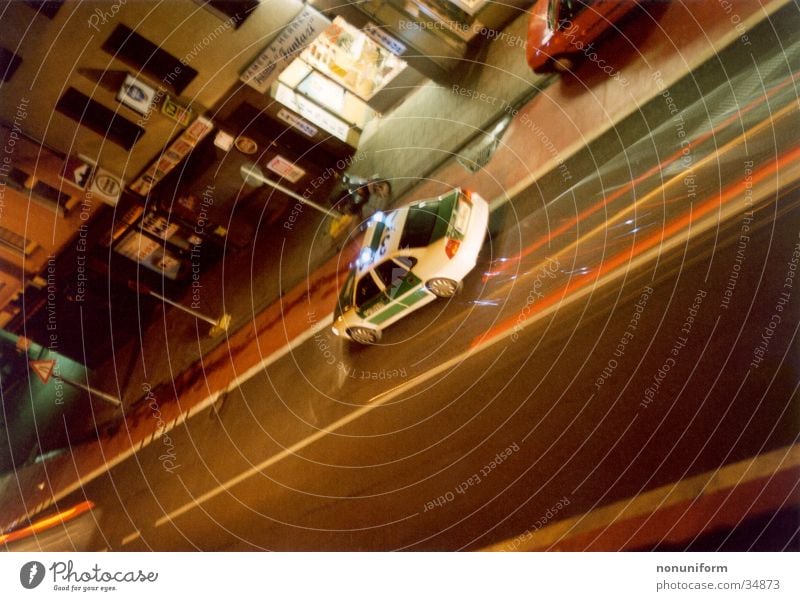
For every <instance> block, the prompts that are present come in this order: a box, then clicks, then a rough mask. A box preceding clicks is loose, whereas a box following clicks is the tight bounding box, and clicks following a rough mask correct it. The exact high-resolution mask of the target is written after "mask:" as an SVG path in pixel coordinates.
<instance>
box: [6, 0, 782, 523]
mask: <svg viewBox="0 0 800 601" xmlns="http://www.w3.org/2000/svg"><path fill="white" fill-rule="evenodd" d="M784 3H785V2H784V1H783V0H778V1H774V2H765V4H767V5H769V7H770V9H771V10H772V9H774V8H775V7H777V6H779V5H782V4H784ZM738 8H739V9H740V10H739V15H740V16H741V18H742V21H743V22H745V23H746V22H747V21H748V19H755V18H758V17H760V16H761V15H762V14H763V13H762V7H761V6H760V5H759V4H758V3H754V2H750V3H743V4H742V5H741V6H740V7H738ZM720 11H721V8H720V7H719V6H718V5H717V4H716V3H708V4H702V5H698V6H693V10H692V14H691V15H689V14H687V9H686V8H685V7H683V6H680V5H670V6H669V8H668V10H667V12H666V13H665V14H664V16H663V17H662V19H661V21H660V28H659V29H657V30H655V32H654V33H653V34H652V36H651V37H650V38H648V39H647V40H646V42H645V43H643V44H642V45H641V46H640V47H639V48H638V50H639V55H638V56H636V57H634V58H633V59H631V60H629V61H628V62H627V63H626V64H625V65H622V66H621V68H624V69H625V73H626V77H627V78H628V80H629V81H630V82H631V85H630V86H629V87H625V88H623V87H620V86H619V85H615V83H614V81H613V80H611V79H609V78H598V79H595V80H594V81H593V82H592V88H591V90H589V91H585V93H583V94H580V93H577V92H576V84H575V82H574V80H556V81H555V83H553V84H552V85H550V86H549V87H548V88H547V89H546V90H545V91H544V92H542V93H541V94H539V95H538V96H536V98H534V100H533V101H532V102H530V103H528V104H527V105H526V106H524V107H523V108H522V109H521V110H520V111H519V112H518V113H515V118H514V121H513V122H512V124H511V127H510V128H509V130H508V132H507V133H506V135H505V137H504V140H503V144H502V145H501V146H500V148H499V149H498V151H497V153H496V155H495V156H494V158H493V159H492V160H491V162H490V163H489V164H488V165H487V167H486V168H485V169H484V170H481V171H479V172H477V173H475V174H468V173H467V171H466V170H464V169H463V168H462V167H460V166H459V165H457V164H455V163H454V162H452V161H451V162H447V163H446V164H444V165H442V167H441V168H440V169H438V170H436V172H435V173H434V174H433V175H432V176H431V177H430V179H424V180H422V181H420V173H427V172H428V171H430V170H431V167H434V168H435V166H436V165H437V164H439V163H440V161H441V158H442V157H443V156H444V158H447V156H448V155H449V153H451V152H453V151H455V150H457V149H458V148H459V147H460V146H462V145H463V143H464V141H465V140H468V139H469V138H471V137H472V136H473V134H474V131H475V129H476V128H480V127H481V126H483V125H485V124H486V123H487V122H489V123H490V122H492V121H494V120H495V119H496V118H497V117H499V116H501V115H502V114H503V113H504V112H506V110H507V107H508V106H513V104H514V102H515V101H516V99H517V96H518V95H519V93H520V92H521V91H522V90H529V89H530V83H531V82H532V81H533V77H534V76H532V75H530V74H529V73H528V72H527V67H526V66H525V65H524V49H522V48H520V47H518V46H517V45H516V41H515V40H516V38H515V37H514V36H518V35H521V33H522V32H524V25H525V16H523V17H520V19H518V20H517V21H516V22H514V23H513V24H512V25H511V26H510V27H509V28H508V29H507V32H508V33H509V35H508V36H506V37H501V38H499V39H497V40H495V41H493V42H492V43H491V44H490V45H489V46H490V47H489V49H488V51H487V54H486V61H485V64H484V65H483V66H482V68H481V69H478V70H477V71H475V72H474V73H473V75H472V77H471V78H470V79H468V80H465V82H464V84H463V89H465V90H467V91H468V92H469V93H467V94H462V93H461V92H460V91H459V92H458V93H455V92H454V91H453V90H446V89H444V88H441V87H439V86H435V85H433V84H427V85H425V86H423V87H421V88H420V89H419V90H418V91H416V92H415V93H414V94H413V95H412V96H411V97H409V98H408V99H407V101H406V102H405V103H404V104H403V105H401V106H400V107H398V108H397V109H396V110H395V111H393V112H392V114H391V115H387V116H384V117H383V118H382V119H381V120H380V122H379V123H378V124H376V126H375V127H373V128H372V129H369V130H368V131H367V132H365V134H364V138H363V142H362V145H361V147H360V148H359V152H364V153H365V158H364V160H363V161H360V162H359V163H358V165H357V173H359V174H361V175H371V174H372V173H376V172H377V173H380V174H381V175H382V176H384V177H387V178H389V179H390V181H392V186H393V190H394V193H395V201H400V202H402V201H404V200H405V198H402V197H403V196H404V195H406V196H408V195H411V194H412V193H413V195H414V197H423V196H427V195H433V194H438V193H441V192H442V191H443V190H444V189H445V188H446V187H448V186H453V185H462V186H465V187H469V188H471V189H473V190H476V191H477V192H479V193H480V194H481V195H483V196H484V197H486V198H487V199H495V200H502V199H508V198H511V197H512V196H513V195H514V193H516V192H518V191H520V190H522V189H524V188H525V187H526V186H528V185H530V184H531V183H532V182H534V181H535V180H536V178H538V177H541V176H542V175H543V174H544V173H546V172H548V171H550V170H552V169H554V168H556V167H557V166H558V164H559V163H560V162H563V161H564V160H566V159H567V158H568V157H569V156H570V155H571V154H572V153H573V152H575V151H576V150H578V149H579V148H581V147H582V146H584V145H585V144H587V143H588V142H589V141H591V140H593V139H596V138H597V137H598V136H599V135H600V134H602V133H603V132H605V131H607V130H608V129H609V128H610V127H612V126H613V125H614V123H616V122H618V121H619V120H620V119H622V118H624V117H625V116H627V115H628V114H630V113H631V112H633V111H636V110H637V109H638V107H640V106H642V105H643V104H644V103H645V102H647V101H648V100H650V99H652V98H653V97H654V96H655V95H657V94H658V93H659V92H660V90H659V89H657V88H655V87H654V86H653V84H652V78H651V65H652V64H653V63H656V62H657V64H658V66H659V70H660V77H661V81H662V82H663V83H664V85H666V86H669V85H671V84H672V83H673V82H675V81H676V80H677V79H679V78H680V77H682V76H683V75H684V74H685V73H686V70H687V68H693V67H694V66H697V65H698V64H700V63H702V62H703V61H704V60H706V59H707V58H708V57H709V56H711V55H713V53H714V52H715V51H716V50H720V49H721V48H722V47H723V46H725V45H726V44H728V43H731V42H733V41H735V39H736V37H737V33H736V31H735V30H733V29H732V28H731V27H730V23H729V22H728V21H727V20H725V19H723V18H720ZM690 17H691V18H690ZM690 24H691V25H690ZM677 37H679V38H680V39H681V43H682V54H676V53H675V52H674V44H675V41H674V39H675V38H677ZM509 41H513V43H512V44H509ZM689 59H690V60H689ZM687 62H690V63H691V64H687ZM587 69H591V65H589V66H587V67H585V68H584V69H583V70H584V71H586V70H587ZM498 73H502V74H504V75H507V77H499V76H498ZM470 81H471V82H472V83H470ZM473 92H477V93H478V96H474V93H473ZM481 93H483V94H484V97H483V98H481V97H480V94H481ZM489 97H491V98H493V99H494V100H487V98H489ZM598 104H600V105H601V106H602V107H603V109H604V113H603V114H598V113H599V111H598ZM566 107H569V113H568V114H569V117H570V118H569V121H568V122H565V120H564V115H565V114H566V113H565V111H566ZM412 123H414V124H416V125H415V126H414V127H412V126H411V124H412ZM431 123H435V124H437V127H431V126H430V124H431ZM531 124H534V125H535V129H534V128H533V127H532V126H531ZM545 140H546V141H547V142H545ZM553 148H555V149H556V152H555V153H554V152H553V151H552V149H553ZM354 171H356V169H354ZM296 225H297V226H296V228H294V229H292V230H288V229H286V228H283V230H282V229H280V228H281V226H282V224H281V223H280V221H279V222H278V223H277V224H274V225H273V228H274V229H271V230H269V231H267V230H265V231H263V232H259V234H258V235H257V238H256V240H255V242H254V245H253V248H252V249H250V250H251V252H244V253H241V254H240V255H237V256H231V257H227V258H226V260H225V261H224V262H223V263H222V264H220V265H219V266H218V267H217V268H215V269H214V270H211V271H210V272H209V273H207V274H204V275H203V280H202V283H203V295H202V299H201V310H202V311H203V312H205V313H208V314H210V315H219V314H220V313H222V312H223V311H225V312H228V313H231V314H232V315H233V324H232V327H231V330H230V334H229V335H228V336H227V337H222V338H218V339H210V338H208V337H207V336H206V331H207V330H206V328H207V326H206V324H204V323H201V322H200V323H196V322H195V321H194V320H193V319H191V318H189V317H188V316H185V315H183V314H179V313H177V312H176V311H174V310H173V309H167V310H166V311H165V312H164V314H163V315H162V318H161V319H157V320H155V321H154V322H153V323H151V324H150V325H149V326H147V327H146V328H145V329H144V331H143V332H142V340H143V348H142V349H138V348H136V347H134V346H130V347H126V348H123V349H118V350H117V354H116V357H115V359H116V360H115V361H111V360H109V362H108V363H107V364H106V365H105V366H104V367H103V368H102V369H100V370H98V371H97V373H96V377H95V379H93V381H92V383H93V384H95V385H98V386H101V387H103V388H104V389H105V390H108V391H110V392H114V391H115V390H116V389H119V391H120V393H121V397H122V398H123V400H124V401H125V403H126V406H127V407H128V413H127V415H126V416H125V418H124V420H117V421H116V422H113V423H112V424H111V425H109V426H107V427H104V428H103V430H102V432H101V433H100V438H99V440H97V441H94V442H90V443H84V444H81V445H80V446H77V447H73V448H72V449H70V450H68V451H67V452H66V453H64V454H62V455H59V456H56V457H52V458H50V459H48V460H47V461H45V462H41V463H36V464H32V465H28V466H26V467H24V468H22V469H19V470H18V471H17V472H16V473H14V474H8V475H6V476H3V477H2V478H0V531H4V530H7V529H9V528H12V527H13V526H14V525H16V524H20V523H21V522H23V521H24V520H25V519H26V518H27V517H30V516H33V515H35V514H37V513H39V512H40V511H42V510H44V509H45V508H47V507H49V506H50V505H52V504H53V502H54V500H56V501H57V500H59V499H61V498H64V497H65V496H66V495H68V494H70V493H71V492H73V491H75V490H77V489H78V488H79V487H80V485H81V483H83V482H86V481H88V480H91V479H92V478H94V477H95V476H97V475H99V474H100V473H103V472H104V471H106V470H107V469H109V468H110V467H111V466H113V465H115V464H117V463H119V462H121V461H123V460H124V459H126V458H127V457H129V456H130V455H132V454H134V453H135V452H136V451H138V450H139V449H141V448H142V447H143V446H145V445H147V444H150V443H152V442H159V441H160V440H163V439H164V437H165V436H166V434H167V432H169V430H170V429H172V428H173V427H175V426H176V425H178V424H180V423H182V422H183V421H184V420H185V419H187V418H188V417H190V416H191V415H193V414H195V413H196V412H198V411H201V410H202V409H204V408H207V407H209V406H210V405H212V404H213V403H215V402H216V401H218V400H219V399H220V398H224V395H225V394H226V392H227V391H229V390H232V389H234V388H235V387H236V386H237V385H238V382H239V381H242V380H244V379H246V378H247V377H248V374H249V373H253V372H254V371H257V370H259V369H263V365H264V364H265V363H266V362H269V361H270V357H271V356H272V355H273V354H277V353H281V352H286V350H287V349H288V348H289V345H297V344H300V343H302V342H303V341H304V340H305V339H307V338H308V337H310V336H311V335H313V333H314V332H315V331H318V330H319V329H321V328H323V327H326V325H327V324H325V323H324V322H323V321H322V318H323V317H324V316H326V315H328V314H329V313H330V311H331V310H332V308H333V306H334V303H335V298H336V295H337V293H338V287H339V286H338V281H341V277H340V276H341V275H342V274H343V273H344V272H345V271H346V269H347V265H348V264H349V262H350V261H351V260H352V259H353V258H354V255H355V252H356V250H357V242H356V241H354V240H349V241H346V242H345V243H344V244H343V248H342V249H341V250H340V249H339V248H337V245H338V244H342V242H341V241H334V240H331V239H330V238H329V237H328V236H327V234H326V233H325V231H326V230H327V224H323V223H322V220H321V219H320V218H318V216H317V215H316V214H314V213H311V212H303V213H302V214H301V218H300V219H298V220H297V224H296ZM276 229H277V231H280V232H281V235H280V236H277V235H275V230H276ZM284 230H285V231H284ZM276 267H277V268H276ZM337 280H338V281H337ZM190 296H191V291H187V294H186V298H184V299H176V300H182V301H183V302H189V301H190ZM314 316H316V317H314ZM142 401H144V402H142ZM102 411H103V412H102V413H99V414H98V417H97V420H98V422H99V423H102V422H103V421H104V419H107V418H110V417H112V413H111V412H110V411H109V410H105V409H103V410H102ZM157 437H158V440H157Z"/></svg>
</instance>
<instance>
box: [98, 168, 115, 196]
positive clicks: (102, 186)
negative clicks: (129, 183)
mask: <svg viewBox="0 0 800 601" xmlns="http://www.w3.org/2000/svg"><path fill="white" fill-rule="evenodd" d="M94 185H95V186H97V189H98V190H100V192H102V193H103V194H107V195H108V196H117V195H118V194H119V193H120V192H121V191H122V188H121V186H120V185H119V182H118V181H117V180H116V179H115V178H113V177H111V176H110V175H105V174H104V173H101V174H100V175H96V176H95V178H94Z"/></svg>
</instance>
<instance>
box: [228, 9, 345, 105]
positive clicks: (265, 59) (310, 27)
mask: <svg viewBox="0 0 800 601" xmlns="http://www.w3.org/2000/svg"><path fill="white" fill-rule="evenodd" d="M328 25H330V20H329V19H328V18H327V17H325V15H323V14H322V13H320V12H319V11H318V10H316V9H314V8H312V7H310V6H304V7H303V9H302V10H301V11H300V14H298V15H297V16H296V17H295V18H294V19H292V20H291V21H290V22H289V24H288V25H287V26H286V27H284V28H283V30H282V31H281V33H280V34H279V35H278V37H277V38H275V39H274V40H273V41H272V42H270V44H269V45H268V46H267V47H266V48H264V50H262V51H261V54H259V55H258V57H256V59H255V60H254V61H253V62H252V63H251V64H250V66H249V67H248V68H247V69H245V71H244V72H243V73H242V74H241V76H240V77H239V79H241V80H242V81H243V82H244V83H246V84H247V85H249V86H250V87H252V88H255V89H256V90H258V91H259V92H261V93H262V94H264V93H265V92H266V91H267V90H268V89H269V87H270V85H271V84H272V82H273V81H274V80H275V78H276V77H277V76H278V74H279V73H280V72H281V71H283V69H284V68H286V66H287V65H288V64H289V63H290V62H292V61H293V60H294V59H295V58H296V57H297V56H299V55H300V53H301V52H302V51H303V50H304V49H305V48H306V46H308V45H309V43H311V42H312V41H313V40H314V39H315V38H316V37H317V36H318V35H319V34H320V33H322V32H323V31H324V30H325V29H326V28H327V27H328Z"/></svg>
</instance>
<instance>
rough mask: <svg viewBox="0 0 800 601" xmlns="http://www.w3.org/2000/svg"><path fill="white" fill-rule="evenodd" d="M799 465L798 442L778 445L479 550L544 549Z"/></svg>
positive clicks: (699, 499) (796, 467) (799, 449)
mask: <svg viewBox="0 0 800 601" xmlns="http://www.w3.org/2000/svg"><path fill="white" fill-rule="evenodd" d="M798 468H800V445H799V444H795V445H791V446H788V447H782V448H780V449H776V450H774V451H770V452H768V453H764V454H762V455H756V456H755V457H750V458H749V459H744V460H742V461H738V462H736V463H731V464H728V465H725V466H723V467H721V468H719V469H716V470H711V471H708V472H704V473H702V474H698V475H696V476H692V477H691V478H686V479H684V480H679V481H678V482H673V483H671V484H666V485H664V486H660V487H658V488H655V489H652V490H649V491H647V492H645V493H642V494H640V495H636V496H635V497H631V498H629V499H623V500H622V501H617V502H616V503H612V504H610V505H606V506H605V507H600V508H598V509H595V510H592V511H590V512H587V513H583V514H580V515H577V516H574V517H570V518H566V519H563V520H560V521H558V522H554V523H552V524H550V525H545V526H543V527H541V528H539V529H538V530H533V531H532V530H531V529H528V530H526V531H525V532H523V533H522V534H520V535H518V536H515V537H514V538H510V539H507V540H504V541H502V542H499V543H495V544H494V545H491V546H489V547H486V548H484V549H482V550H483V551H525V550H544V549H546V548H548V547H552V546H553V545H557V544H559V543H564V542H565V541H566V540H568V539H570V538H574V537H577V536H583V535H587V534H588V533H590V532H594V531H597V530H600V529H602V528H608V527H609V526H613V525H614V524H619V523H621V522H625V521H627V520H637V519H641V518H644V517H647V516H650V515H652V514H653V513H654V512H653V508H654V507H655V508H657V509H656V512H659V511H663V510H665V509H669V508H671V507H675V506H678V505H680V504H681V503H687V502H699V501H701V500H703V499H704V498H709V497H711V495H713V494H715V493H720V492H722V491H725V490H729V489H733V488H736V487H738V486H742V485H744V484H746V483H748V482H752V481H756V480H760V479H764V478H768V477H770V476H772V475H774V474H777V473H779V472H784V471H788V470H794V469H798Z"/></svg>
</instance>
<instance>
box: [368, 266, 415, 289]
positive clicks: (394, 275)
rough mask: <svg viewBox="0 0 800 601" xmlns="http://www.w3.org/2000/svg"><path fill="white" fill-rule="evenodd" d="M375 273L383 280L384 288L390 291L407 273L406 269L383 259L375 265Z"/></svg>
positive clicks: (400, 282)
mask: <svg viewBox="0 0 800 601" xmlns="http://www.w3.org/2000/svg"><path fill="white" fill-rule="evenodd" d="M375 274H376V275H377V276H378V279H379V280H380V281H381V282H383V285H384V286H385V287H386V289H387V290H390V291H391V290H392V289H393V288H397V287H399V286H400V284H402V283H403V280H404V279H405V277H406V276H407V275H408V269H406V268H404V267H402V266H401V265H399V264H397V263H395V262H394V261H392V260H389V261H384V262H383V263H381V264H380V265H376V266H375ZM390 296H391V293H390Z"/></svg>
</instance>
